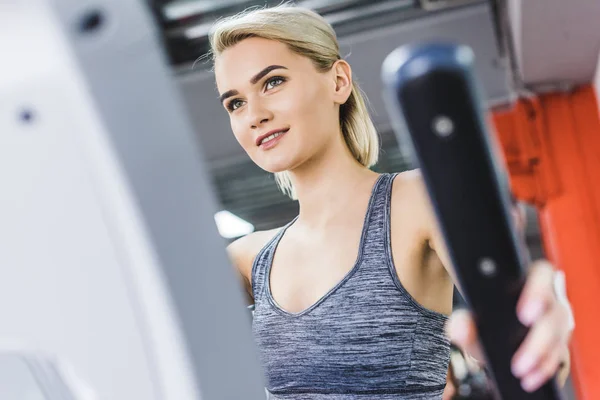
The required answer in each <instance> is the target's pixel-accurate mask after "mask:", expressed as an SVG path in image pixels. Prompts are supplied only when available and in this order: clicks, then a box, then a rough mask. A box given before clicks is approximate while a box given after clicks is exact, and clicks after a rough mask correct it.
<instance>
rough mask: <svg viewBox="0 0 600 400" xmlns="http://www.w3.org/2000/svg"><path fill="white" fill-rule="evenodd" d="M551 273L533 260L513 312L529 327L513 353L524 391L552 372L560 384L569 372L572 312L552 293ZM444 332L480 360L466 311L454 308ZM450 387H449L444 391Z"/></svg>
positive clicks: (545, 265)
mask: <svg viewBox="0 0 600 400" xmlns="http://www.w3.org/2000/svg"><path fill="white" fill-rule="evenodd" d="M555 277H556V271H555V269H554V268H553V266H552V265H551V264H550V263H548V262H547V261H537V262H535V263H533V265H532V266H531V268H530V270H529V274H528V277H527V282H526V283H525V287H524V288H523V292H522V293H521V297H520V299H519V302H518V304H517V316H518V318H519V320H520V321H521V323H522V324H524V325H525V326H528V327H530V331H529V333H528V335H527V337H526V338H525V340H524V341H523V343H522V344H521V346H520V348H519V349H518V350H517V352H516V353H515V354H514V356H513V359H512V371H513V374H514V375H515V376H516V377H518V378H519V379H520V380H521V385H522V387H523V389H524V390H526V391H528V392H532V391H534V390H536V389H538V388H539V387H541V386H542V385H543V384H544V383H545V382H547V381H548V380H549V379H551V378H553V377H554V376H556V375H557V378H558V381H559V383H560V385H561V386H562V385H564V383H565V381H566V379H567V376H568V373H569V367H570V363H569V350H568V344H569V340H570V338H571V332H572V330H573V320H572V313H571V308H570V307H569V305H568V303H567V302H565V301H561V299H559V296H557V294H556V291H555ZM447 332H448V336H449V337H450V340H451V341H452V342H453V343H454V344H456V345H457V346H458V347H460V348H461V349H462V350H463V351H465V352H466V353H467V354H469V355H471V356H473V357H475V358H476V359H477V360H480V361H483V359H484V358H483V357H482V352H481V348H480V345H479V341H478V338H477V330H476V327H475V324H474V322H473V319H472V318H471V315H470V314H469V312H467V311H465V310H460V311H456V312H454V313H453V314H452V316H451V317H450V320H449V321H448V325H447ZM451 389H452V388H451V387H449V388H448V390H447V393H449V392H450V391H451ZM445 396H447V394H445ZM444 398H446V397H444Z"/></svg>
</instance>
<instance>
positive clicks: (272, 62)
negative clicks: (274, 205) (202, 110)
mask: <svg viewBox="0 0 600 400" xmlns="http://www.w3.org/2000/svg"><path fill="white" fill-rule="evenodd" d="M346 65H347V64H346ZM339 69H340V68H337V67H336V68H332V70H330V71H327V72H324V73H322V72H318V71H317V69H316V68H315V66H314V65H313V63H312V61H311V60H310V59H308V58H306V57H302V56H300V55H298V54H296V53H294V52H292V51H291V50H289V48H288V47H287V46H286V45H285V44H283V43H280V42H276V41H271V40H267V39H262V38H248V39H245V40H242V41H241V42H240V43H238V44H236V45H235V46H232V47H231V48H228V49H227V50H225V51H224V52H223V53H221V54H220V55H219V57H218V58H217V60H216V61H215V77H216V81H217V88H218V90H219V95H220V98H221V100H222V103H223V107H224V108H225V109H226V110H227V113H228V114H229V119H230V122H231V129H232V130H233V133H234V135H235V137H236V139H237V140H238V142H239V143H240V144H241V145H242V147H243V148H244V150H245V151H246V153H248V155H249V156H250V158H251V159H252V160H253V161H254V162H255V163H256V164H257V165H258V166H259V167H261V168H263V169H264V170H266V171H269V172H280V171H285V170H291V169H294V168H296V167H297V166H299V165H300V164H302V163H304V162H306V161H307V160H310V159H311V158H312V157H314V156H316V155H317V154H319V152H320V151H322V150H323V149H325V148H326V146H327V144H328V143H329V142H330V141H331V140H335V137H336V136H338V139H339V136H340V128H339V104H340V102H342V103H343V102H344V101H345V99H346V98H347V95H349V92H348V94H347V95H345V93H342V94H340V89H339V86H340V84H339V82H340V78H339V77H338V76H337V75H339V73H338V72H336V70H339ZM348 72H349V70H348ZM350 82H351V81H350ZM350 85H351V83H350ZM346 91H347V90H346ZM344 95H345V98H343V97H344Z"/></svg>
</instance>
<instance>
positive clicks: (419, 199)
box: [407, 170, 457, 284]
mask: <svg viewBox="0 0 600 400" xmlns="http://www.w3.org/2000/svg"><path fill="white" fill-rule="evenodd" d="M407 181H408V187H409V190H408V192H409V195H410V196H411V197H412V199H411V204H414V207H415V209H414V210H411V211H412V212H414V213H415V214H416V215H415V217H416V218H417V219H418V220H419V221H420V227H421V229H420V232H421V234H422V236H423V240H424V241H425V242H426V243H427V245H428V246H429V248H430V249H431V251H433V252H434V253H435V255H436V256H437V257H438V258H439V260H440V262H441V264H442V265H443V266H444V269H445V270H446V272H447V273H448V275H449V276H450V277H451V278H452V281H453V282H454V283H455V284H457V282H456V279H455V278H456V277H455V274H454V270H453V268H452V262H451V259H450V255H449V253H448V250H447V248H446V243H445V241H444V237H443V235H442V232H441V230H440V228H439V226H438V223H437V219H436V216H435V212H434V208H433V205H432V203H431V199H430V198H429V194H428V192H427V187H426V186H425V181H424V180H423V176H422V175H421V173H420V171H418V170H414V171H410V175H408V179H407Z"/></svg>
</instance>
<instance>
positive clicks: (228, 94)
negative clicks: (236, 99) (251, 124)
mask: <svg viewBox="0 0 600 400" xmlns="http://www.w3.org/2000/svg"><path fill="white" fill-rule="evenodd" d="M276 69H287V68H286V67H284V66H283V65H269V66H268V67H266V68H263V69H262V70H261V71H260V72H259V73H258V74H256V75H254V76H253V77H252V78H250V83H251V84H253V85H255V84H256V82H258V81H260V80H261V79H262V78H264V76H265V75H267V74H268V73H269V72H271V71H273V70H276ZM239 93H240V92H238V91H237V90H235V89H233V90H228V91H226V92H225V93H223V94H222V95H221V96H219V101H220V102H221V103H222V102H223V101H224V100H225V99H226V98H228V97H231V96H235V95H237V94H239Z"/></svg>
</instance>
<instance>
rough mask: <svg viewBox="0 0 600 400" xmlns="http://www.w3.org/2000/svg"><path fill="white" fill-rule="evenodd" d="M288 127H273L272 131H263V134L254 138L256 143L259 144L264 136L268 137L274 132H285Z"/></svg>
mask: <svg viewBox="0 0 600 400" xmlns="http://www.w3.org/2000/svg"><path fill="white" fill-rule="evenodd" d="M289 130H290V128H284V129H273V130H272V131H269V132H267V133H265V134H264V135H260V136H259V137H257V138H256V145H257V146H260V144H261V143H262V141H263V140H264V139H266V138H268V137H269V136H271V135H273V134H275V133H279V132H281V133H285V132H287V131H289Z"/></svg>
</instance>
